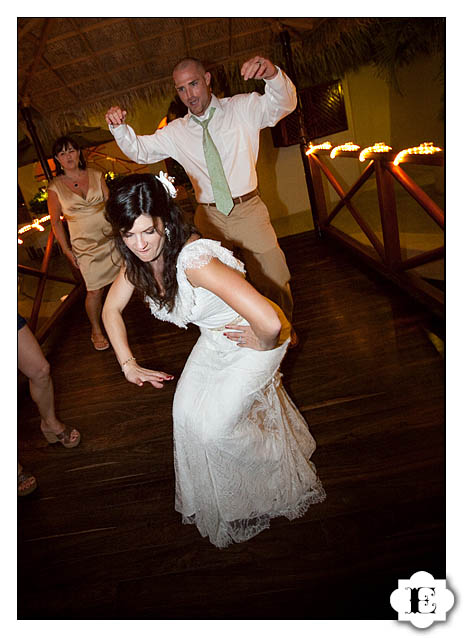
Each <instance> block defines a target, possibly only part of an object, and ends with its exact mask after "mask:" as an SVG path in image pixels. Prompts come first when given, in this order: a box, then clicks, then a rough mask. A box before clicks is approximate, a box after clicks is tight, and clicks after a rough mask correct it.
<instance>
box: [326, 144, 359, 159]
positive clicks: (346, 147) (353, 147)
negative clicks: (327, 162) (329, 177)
mask: <svg viewBox="0 0 464 638" xmlns="http://www.w3.org/2000/svg"><path fill="white" fill-rule="evenodd" d="M360 148H361V147H360V146H359V145H358V144H353V142H345V144H340V146H335V147H334V148H333V149H332V150H331V151H330V159H333V158H334V157H336V156H337V155H338V154H339V153H341V152H342V151H359V149H360Z"/></svg>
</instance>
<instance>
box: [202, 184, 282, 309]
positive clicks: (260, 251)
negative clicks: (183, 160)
mask: <svg viewBox="0 0 464 638" xmlns="http://www.w3.org/2000/svg"><path fill="white" fill-rule="evenodd" d="M194 223H195V226H196V227H197V228H198V230H199V231H200V232H201V234H202V235H203V236H204V237H206V238H208V239H215V240H217V241H220V242H221V244H222V245H223V246H224V247H225V248H228V249H229V250H233V249H234V248H235V249H236V248H238V249H239V250H240V255H239V257H240V258H241V259H243V261H244V263H245V267H246V270H247V273H248V276H249V278H250V281H251V282H252V284H253V285H254V286H255V287H256V289H257V290H259V292H260V293H261V294H262V295H264V296H265V297H268V298H269V299H271V300H272V301H274V302H275V303H276V304H277V305H278V306H280V307H281V308H282V310H283V311H284V313H285V316H286V317H287V318H288V319H289V321H291V320H292V312H293V299H292V293H291V290H290V284H289V281H290V272H289V270H288V266H287V262H286V261H285V255H284V253H283V252H282V250H281V248H280V247H279V244H278V242H277V236H276V234H275V231H274V228H273V227H272V225H271V221H270V219H269V212H268V210H267V207H266V205H265V204H264V202H263V201H262V200H261V198H260V197H259V196H258V195H256V197H253V198H252V199H250V200H248V201H246V202H243V203H242V204H236V205H235V206H234V208H233V209H232V211H231V213H230V214H229V215H223V214H222V213H220V212H219V211H218V210H217V209H216V207H215V206H208V205H205V204H198V206H197V209H196V211H195V218H194Z"/></svg>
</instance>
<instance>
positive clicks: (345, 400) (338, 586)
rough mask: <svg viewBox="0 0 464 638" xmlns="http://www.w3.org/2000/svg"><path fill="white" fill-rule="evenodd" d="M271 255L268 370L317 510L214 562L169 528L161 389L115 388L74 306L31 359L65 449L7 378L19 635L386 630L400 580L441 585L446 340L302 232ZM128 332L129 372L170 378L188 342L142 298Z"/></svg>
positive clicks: (184, 528) (211, 551) (216, 555)
mask: <svg viewBox="0 0 464 638" xmlns="http://www.w3.org/2000/svg"><path fill="white" fill-rule="evenodd" d="M281 244H282V246H283V249H284V250H285V252H286V255H287V259H288V262H289V267H290V270H291V272H292V275H293V278H292V290H293V294H294V298H295V317H294V319H295V326H296V329H297V331H298V333H299V335H300V338H301V344H300V346H299V348H297V349H295V350H292V351H290V352H289V353H288V354H287V356H286V358H285V359H284V362H283V366H282V372H283V374H284V383H285V386H286V388H287V390H288V392H289V394H290V396H291V397H292V399H293V400H294V401H295V403H296V404H297V406H298V407H299V408H300V409H301V411H302V413H303V414H304V416H305V418H306V419H307V420H308V423H309V426H310V429H311V431H312V433H313V435H314V436H315V438H316V441H317V446H318V447H317V450H316V452H315V454H314V461H315V463H316V465H317V468H318V471H319V474H320V477H321V480H322V482H323V484H324V487H325V489H326V491H327V500H326V501H325V502H324V503H321V504H318V505H315V506H313V507H311V508H310V510H309V511H308V513H307V514H306V515H305V516H303V517H302V518H299V519H297V520H295V521H291V522H290V521H288V520H287V519H285V518H283V519H277V520H275V521H273V522H272V524H271V528H270V529H269V530H266V531H265V532H263V533H262V534H259V535H258V536H257V537H256V538H254V539H251V540H250V541H249V542H247V543H243V544H239V545H234V546H231V547H229V548H227V549H225V550H218V549H216V548H215V547H214V546H213V545H211V544H210V543H209V541H208V540H206V539H203V538H202V537H201V536H200V534H199V533H198V531H197V530H196V528H195V527H194V526H190V525H182V523H181V519H180V516H179V515H178V514H177V513H176V512H175V511H174V472H173V464H172V453H173V452H172V422H171V405H172V399H173V396H174V391H175V385H166V387H165V388H164V389H163V390H162V391H157V390H155V389H154V388H151V387H143V388H138V387H136V386H132V385H130V384H128V383H127V382H126V381H125V380H124V377H123V375H122V374H121V372H120V369H119V366H118V364H117V362H116V359H115V357H114V354H113V353H112V351H111V350H109V351H105V352H96V351H95V350H94V349H93V348H92V345H91V343H90V330H89V328H88V326H87V320H86V317H85V312H84V309H83V307H81V306H79V304H77V305H76V306H75V309H74V311H73V313H72V314H71V313H70V314H68V315H67V316H66V318H65V319H64V320H63V321H62V323H61V324H60V325H59V327H58V330H56V331H54V332H53V334H52V335H51V336H50V337H49V339H48V340H47V341H46V343H45V345H44V351H45V352H46V355H47V357H48V359H49V361H50V363H51V366H52V374H53V378H54V383H55V389H56V400H57V406H58V411H59V414H60V416H61V417H62V419H63V420H64V421H65V422H67V423H69V424H70V425H73V426H76V427H79V429H80V430H81V432H82V443H81V445H80V446H79V447H78V448H76V449H73V450H65V449H63V448H59V447H56V446H49V445H47V443H46V442H45V440H44V439H43V438H42V437H41V435H40V432H39V419H38V415H37V412H36V409H35V405H34V404H33V402H32V400H31V399H30V396H29V393H28V389H27V384H25V383H24V380H21V378H20V388H19V410H18V414H19V433H20V434H19V458H20V459H21V462H22V463H23V465H24V466H25V467H26V468H27V469H30V470H31V471H33V472H34V473H35V475H36V476H37V478H38V482H39V488H38V490H37V491H36V492H35V493H34V494H32V495H31V496H30V497H26V498H23V499H21V500H20V501H19V503H18V616H19V618H20V619H251V620H253V619H274V618H275V619H325V618H329V619H350V618H352V619H358V618H359V619H362V618H365V619H382V618H395V613H394V611H393V610H392V608H391V607H390V605H389V596H390V593H391V591H392V590H393V589H394V588H395V586H396V584H397V580H398V578H409V577H410V575H411V574H412V573H413V572H414V571H417V570H418V569H425V570H426V571H429V572H430V573H432V574H433V575H434V576H435V578H444V577H445V511H444V508H445V490H444V485H445V476H444V450H445V447H444V387H443V374H444V371H443V358H442V356H441V354H440V352H439V351H438V350H437V349H436V348H435V347H434V345H433V343H432V341H431V340H430V337H429V335H430V334H432V335H436V337H437V338H440V339H444V336H443V331H444V329H443V325H442V323H441V322H440V321H439V320H437V319H436V317H434V316H433V315H431V314H429V313H428V312H427V310H426V309H425V308H424V307H422V306H420V305H417V304H416V303H415V302H414V301H413V300H411V299H410V298H409V297H407V296H405V295H404V294H403V293H402V292H401V291H400V290H398V289H397V288H396V287H395V286H393V285H391V284H390V283H388V282H385V281H384V280H383V279H381V278H380V276H378V275H376V274H373V273H372V272H370V271H367V270H364V267H363V266H362V265H360V262H358V261H355V260H354V259H353V258H352V257H351V256H350V254H349V253H347V252H345V251H344V250H343V249H342V248H340V247H339V246H338V245H336V244H334V243H332V242H331V241H329V240H326V241H318V240H317V239H316V236H315V233H314V232H310V233H303V234H301V235H296V236H293V237H287V238H285V239H284V240H282V241H281ZM126 320H127V325H128V331H129V334H130V338H131V342H132V345H133V349H134V353H135V355H136V356H137V358H138V359H139V360H140V361H141V362H142V363H143V364H144V365H147V366H155V367H157V368H159V369H166V370H167V371H170V372H172V373H173V374H175V376H176V379H177V378H178V377H179V375H180V373H181V371H182V367H183V365H184V362H185V360H186V358H187V356H188V354H189V352H190V349H191V348H192V346H193V344H194V343H195V340H196V338H197V336H198V330H197V329H196V328H189V329H188V330H181V329H178V328H176V327H175V326H171V325H170V324H167V323H163V322H158V321H156V320H154V319H153V318H152V317H150V314H149V312H148V310H147V309H146V308H145V307H144V305H143V304H142V302H141V301H140V300H139V299H133V300H132V301H131V303H130V305H129V306H128V308H127V311H126ZM347 583H348V584H349V587H347ZM366 584H368V587H366ZM336 592H343V595H337V593H336Z"/></svg>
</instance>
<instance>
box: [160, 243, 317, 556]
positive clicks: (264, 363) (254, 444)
mask: <svg viewBox="0 0 464 638" xmlns="http://www.w3.org/2000/svg"><path fill="white" fill-rule="evenodd" d="M212 258H217V259H219V260H220V261H222V262H223V263H224V264H226V265H228V266H230V267H232V268H234V269H236V270H238V271H240V272H242V273H244V267H243V264H242V262H240V261H239V260H237V259H236V258H235V257H234V256H233V254H232V253H231V252H230V251H229V250H227V249H225V248H224V247H222V246H221V244H220V243H219V242H217V241H212V240H209V239H199V240H197V241H195V242H192V243H190V244H187V245H186V246H184V248H183V249H182V251H181V252H180V254H179V257H178V260H177V279H178V283H179V290H178V294H177V297H176V303H175V306H174V309H173V311H172V312H171V313H168V312H167V311H166V310H165V309H160V308H159V306H158V304H157V303H156V302H154V301H153V300H152V299H148V302H149V305H150V309H151V311H152V313H153V314H154V315H155V316H156V317H157V318H159V319H162V320H164V321H170V322H172V323H174V324H176V325H178V326H180V327H182V328H186V327H187V324H189V323H193V324H195V325H197V326H199V328H200V330H201V335H200V337H199V339H198V341H197V343H196V344H195V346H194V348H193V350H192V352H191V354H190V356H189V358H188V360H187V362H186V364H185V368H184V370H183V372H182V375H181V377H180V379H179V382H178V384H177V389H176V393H175V397H174V405H173V420H174V464H175V473H176V504H175V506H176V510H177V511H178V512H180V513H181V514H182V520H183V522H184V523H194V524H195V525H196V526H197V528H198V530H199V531H200V533H201V534H202V535H203V536H208V537H209V539H210V541H211V542H212V543H213V544H214V545H216V546H217V547H226V546H227V545H229V544H230V543H231V542H233V541H235V542H241V541H246V540H248V539H249V538H251V537H252V536H255V535H256V534H258V533H259V532H261V531H262V530H263V529H265V528H267V527H269V521H270V519H271V518H274V517H276V516H286V517H287V518H289V519H293V518H296V517H298V516H302V515H303V514H304V513H305V512H306V510H307V509H308V507H309V506H310V505H311V504H313V503H318V502H320V501H323V500H324V498H325V492H324V489H323V487H322V485H321V483H320V481H319V479H318V477H317V475H316V471H315V467H314V464H313V463H312V462H311V461H310V460H309V459H310V457H311V455H312V453H313V452H314V450H315V447H316V444H315V441H314V439H313V437H312V436H311V434H310V433H309V430H308V426H307V424H306V422H305V420H304V419H303V417H302V416H301V414H300V413H299V412H298V410H297V408H296V407H295V405H294V404H293V403H292V401H291V399H290V397H289V396H288V394H287V393H286V391H285V389H284V387H283V385H282V382H281V374H280V372H279V365H280V362H281V360H282V358H283V356H284V354H285V351H286V349H287V346H288V341H289V340H288V339H286V340H285V342H284V343H283V344H282V345H280V346H279V347H277V348H275V349H273V350H267V351H257V350H252V349H250V348H240V347H238V346H237V345H236V344H235V343H234V342H232V341H230V340H229V339H227V337H225V336H224V335H223V332H224V330H223V329H224V326H225V325H226V324H229V323H239V322H240V323H243V324H245V325H246V324H247V322H246V321H245V320H244V319H242V318H240V317H237V313H236V312H235V311H234V310H233V309H232V308H230V306H228V305H227V304H226V303H224V301H222V300H221V299H220V298H219V297H217V296H216V295H214V294H213V293H211V292H210V291H208V290H205V289H204V288H194V287H193V286H191V285H190V283H189V282H188V280H187V277H186V275H185V269H186V268H201V267H202V266H204V265H205V264H207V263H208V262H209V261H210V260H211V259H212ZM281 316H282V321H283V322H285V321H286V320H285V318H284V317H283V315H281ZM287 324H288V322H287Z"/></svg>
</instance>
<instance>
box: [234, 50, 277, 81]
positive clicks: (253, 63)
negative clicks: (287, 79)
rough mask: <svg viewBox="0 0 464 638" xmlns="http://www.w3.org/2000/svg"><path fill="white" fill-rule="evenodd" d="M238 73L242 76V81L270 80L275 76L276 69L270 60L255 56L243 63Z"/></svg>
mask: <svg viewBox="0 0 464 638" xmlns="http://www.w3.org/2000/svg"><path fill="white" fill-rule="evenodd" d="M240 73H241V74H242V75H243V79H244V80H250V79H252V78H253V79H255V80H272V78H274V77H275V76H276V75H277V68H276V67H275V66H274V65H273V64H272V62H271V61H270V60H266V58H263V57H261V56H260V55H255V57H254V58H251V60H247V61H246V62H244V64H243V66H242V68H241V70H240Z"/></svg>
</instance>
